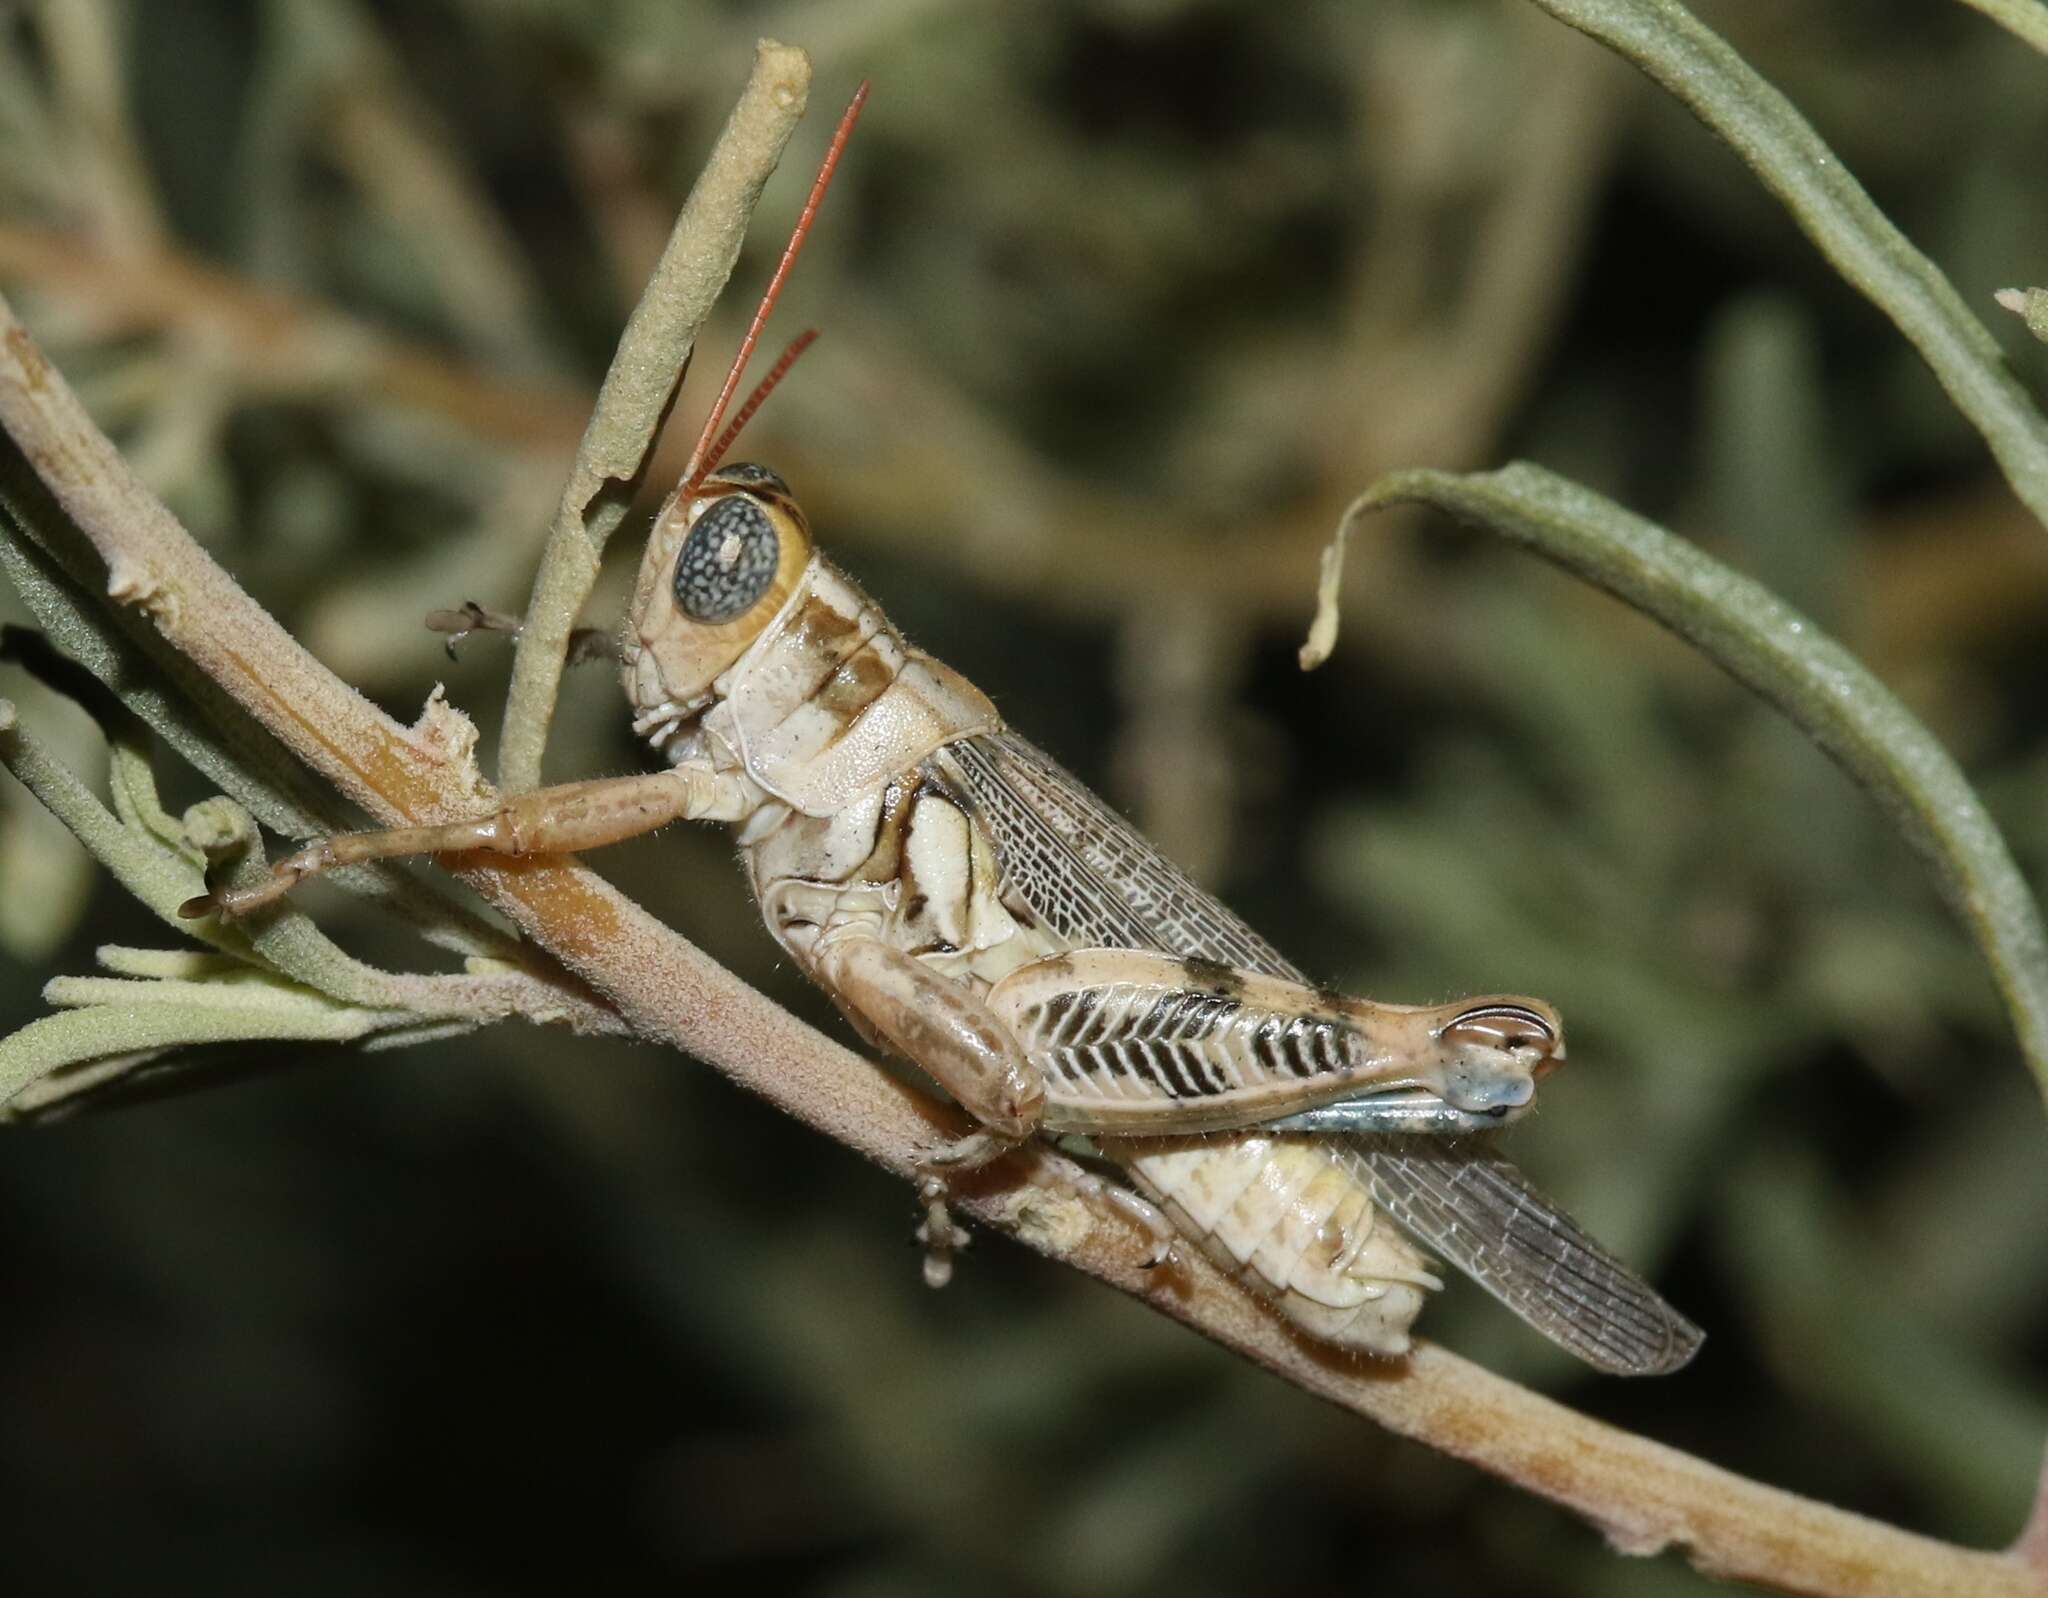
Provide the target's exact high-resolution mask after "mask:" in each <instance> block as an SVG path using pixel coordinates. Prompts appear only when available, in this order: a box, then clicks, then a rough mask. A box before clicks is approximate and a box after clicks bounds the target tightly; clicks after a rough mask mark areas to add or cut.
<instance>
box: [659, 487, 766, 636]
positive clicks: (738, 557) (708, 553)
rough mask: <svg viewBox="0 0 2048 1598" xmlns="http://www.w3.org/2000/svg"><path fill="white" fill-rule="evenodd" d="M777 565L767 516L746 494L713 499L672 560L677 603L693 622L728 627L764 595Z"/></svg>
mask: <svg viewBox="0 0 2048 1598" xmlns="http://www.w3.org/2000/svg"><path fill="white" fill-rule="evenodd" d="M780 559H781V549H780V546H779V543H778V541H777V539H776V536H775V523H774V522H773V521H772V520H770V519H769V516H768V512H767V511H765V510H763V509H762V508H761V506H760V505H758V504H757V503H755V502H754V501H753V500H751V499H749V498H748V497H747V496H746V495H745V494H727V495H726V496H725V497H724V498H723V499H715V500H713V501H712V502H711V503H710V504H709V505H708V506H706V507H705V509H704V512H703V514H702V515H700V516H699V517H698V518H697V524H696V525H695V526H694V527H692V528H691V529H690V536H689V537H688V538H686V539H685V540H683V549H682V553H681V554H679V555H678V556H677V557H676V577H675V593H676V603H677V604H678V605H680V606H682V608H683V614H684V615H686V616H688V617H689V618H690V619H691V620H692V621H701V622H713V623H715V622H725V621H731V620H732V619H733V618H734V617H735V616H742V615H745V614H746V612H747V611H748V609H750V608H751V607H752V606H753V604H754V602H755V601H756V600H758V599H759V598H760V597H761V596H762V595H763V594H765V593H767V592H768V587H769V585H770V584H771V583H773V582H774V581H775V568H776V566H777V564H778V562H779V561H780Z"/></svg>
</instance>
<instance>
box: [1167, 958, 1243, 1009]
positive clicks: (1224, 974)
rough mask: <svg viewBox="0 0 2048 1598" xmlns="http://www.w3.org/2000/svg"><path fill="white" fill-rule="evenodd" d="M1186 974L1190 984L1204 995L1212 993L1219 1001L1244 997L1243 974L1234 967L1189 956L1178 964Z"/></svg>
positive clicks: (1218, 961) (1217, 961)
mask: <svg viewBox="0 0 2048 1598" xmlns="http://www.w3.org/2000/svg"><path fill="white" fill-rule="evenodd" d="M1180 968H1181V970H1183V971H1185V972H1186V973H1187V978H1188V981H1189V983H1190V984H1192V985H1193V986H1195V987H1197V988H1200V989H1201V990H1202V991H1203V992H1204V993H1213V994H1215V995H1216V997H1217V998H1219V999H1238V998H1242V997H1243V996H1244V973H1243V972H1241V971H1239V970H1238V969H1237V968H1236V967H1235V966H1228V965H1225V964H1223V962H1222V961H1220V960H1204V959H1203V958H1202V957H1201V956H1200V955H1189V956H1188V957H1187V958H1186V959H1184V960H1182V961H1181V963H1180Z"/></svg>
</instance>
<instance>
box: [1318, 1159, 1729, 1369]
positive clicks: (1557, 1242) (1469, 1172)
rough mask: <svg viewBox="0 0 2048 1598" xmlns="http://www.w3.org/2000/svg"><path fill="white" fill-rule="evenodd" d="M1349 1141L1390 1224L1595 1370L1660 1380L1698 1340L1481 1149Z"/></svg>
mask: <svg viewBox="0 0 2048 1598" xmlns="http://www.w3.org/2000/svg"><path fill="white" fill-rule="evenodd" d="M1349 1141H1350V1147H1351V1150H1352V1152H1353V1154H1354V1155H1355V1157H1356V1161H1357V1168H1358V1170H1359V1172H1360V1174H1361V1175H1362V1177H1363V1178H1364V1180H1365V1182H1366V1185H1367V1187H1368V1188H1369V1189H1370V1191H1371V1193H1372V1197H1373V1202H1374V1203H1375V1204H1377V1205H1378V1206H1379V1207H1380V1209H1381V1210H1382V1211H1384V1212H1385V1213H1386V1215H1387V1216H1388V1217H1389V1218H1390V1219H1391V1220H1393V1221H1394V1222H1395V1223H1396V1224H1397V1225H1399V1226H1400V1227H1401V1228H1402V1229H1403V1230H1404V1231H1407V1232H1410V1233H1412V1234H1413V1235H1414V1236H1415V1237H1416V1239H1417V1240H1418V1241H1420V1242H1421V1243H1422V1245H1423V1246H1424V1247H1425V1248H1429V1249H1433V1250H1434V1251H1435V1252H1436V1253H1438V1254H1440V1255H1442V1256H1443V1257H1444V1259H1445V1260H1447V1261H1448V1262H1449V1263H1450V1264H1452V1265H1454V1266H1456V1267H1457V1268H1458V1269H1459V1270H1460V1271H1463V1272H1464V1273H1465V1274H1466V1275H1467V1276H1469V1277H1471V1278H1472V1280H1473V1281H1475V1282H1477V1283H1478V1284H1479V1285H1480V1286H1481V1287H1483V1288H1485V1289H1486V1290H1487V1291H1488V1292H1489V1293H1491V1294H1492V1295H1493V1296H1494V1297H1495V1298H1497V1299H1499V1300H1500V1301H1501V1302H1502V1303H1503V1304H1505V1305H1507V1307H1508V1308H1509V1309H1511V1310H1513V1311H1514V1312H1515V1314H1517V1315H1518V1316H1520V1317H1521V1318H1522V1319H1523V1320H1524V1321H1526V1322H1528V1324H1529V1325H1531V1326H1533V1327H1534V1328H1535V1329H1536V1330H1537V1331H1539V1332H1541V1333H1542V1334H1543V1335H1544V1336H1545V1337H1547V1338H1549V1339H1550V1340H1551V1341H1552V1342H1554V1343H1556V1344H1558V1345H1559V1346H1561V1347H1563V1348H1566V1349H1569V1350H1570V1351H1571V1352H1572V1353H1574V1354H1576V1355H1577V1356H1578V1357H1579V1358H1580V1359H1582V1360H1584V1361H1585V1362H1586V1363H1587V1364H1589V1365H1591V1366H1593V1367H1594V1368H1595V1369H1597V1370H1603V1371H1607V1372H1610V1373H1612V1374H1614V1375H1617V1376H1662V1375H1665V1374H1667V1373H1668V1372H1671V1371H1675V1370H1677V1369H1678V1368H1679V1367H1680V1366H1682V1365H1684V1364H1685V1363H1686V1362H1687V1361H1688V1360H1690V1359H1691V1358H1692V1357H1693V1355H1694V1354H1696V1353H1698V1352H1699V1347H1700V1344H1701V1342H1702V1341H1703V1340H1704V1339H1705V1335H1706V1334H1705V1333H1703V1332H1702V1331H1701V1330H1700V1329H1699V1328H1698V1327H1697V1326H1695V1325H1693V1323H1692V1322H1691V1321H1689V1320H1687V1319H1686V1318H1685V1317H1684V1316H1683V1315H1681V1314H1679V1313H1678V1311H1677V1310H1675V1309H1673V1308H1672V1307H1671V1306H1670V1305H1669V1304H1667V1303H1666V1302H1665V1301H1664V1300H1663V1298H1662V1297H1660V1296H1659V1295H1658V1293H1657V1291H1656V1290H1655V1289H1654V1288H1652V1287H1651V1286H1650V1285H1649V1284H1648V1283H1647V1282H1645V1281H1643V1279H1642V1278H1641V1277H1639V1276H1637V1275H1636V1274H1635V1273H1634V1272H1633V1271H1631V1270H1630V1269H1629V1268H1628V1267H1627V1266H1626V1265H1624V1264H1622V1263H1621V1261H1619V1260H1618V1259H1616V1258H1615V1257H1614V1256H1613V1255H1612V1254H1610V1253H1608V1252H1607V1250H1606V1249H1604V1248H1602V1247H1601V1246H1600V1245H1599V1244H1598V1243H1597V1242H1595V1241H1594V1240H1593V1239H1592V1238H1591V1237H1589V1236H1587V1235H1586V1233H1585V1232H1584V1231H1582V1230H1580V1228H1579V1226H1578V1224H1577V1223H1576V1222H1575V1221H1573V1220H1572V1218H1571V1217H1570V1216H1569V1215H1567V1214H1565V1213H1564V1211H1562V1210H1561V1209H1559V1208H1558V1207H1557V1206H1556V1205H1555V1204H1553V1203H1551V1201H1550V1200H1549V1199H1547V1198H1545V1197H1544V1196H1543V1195H1542V1194H1541V1193H1539V1192H1538V1191H1537V1190H1536V1189H1535V1188H1534V1187H1532V1186H1530V1185H1529V1180H1528V1178H1527V1177H1525V1176H1523V1175H1522V1173H1521V1172H1520V1171H1519V1170H1517V1169H1516V1168H1515V1167H1514V1166H1513V1165H1511V1164H1510V1163H1509V1162H1508V1161H1506V1160H1504V1159H1502V1158H1501V1157H1500V1156H1499V1155H1498V1154H1496V1153H1494V1152H1493V1151H1492V1150H1491V1149H1490V1148H1488V1147H1486V1145H1485V1144H1484V1143H1481V1142H1459V1143H1445V1142H1423V1141H1420V1140H1417V1139H1412V1138H1382V1137H1359V1138H1354V1139H1351V1140H1349Z"/></svg>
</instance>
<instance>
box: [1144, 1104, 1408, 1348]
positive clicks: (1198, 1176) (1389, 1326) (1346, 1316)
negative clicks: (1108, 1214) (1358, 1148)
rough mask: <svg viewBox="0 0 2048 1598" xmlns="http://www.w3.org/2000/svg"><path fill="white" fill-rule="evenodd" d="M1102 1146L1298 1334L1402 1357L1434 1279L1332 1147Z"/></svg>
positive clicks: (1259, 1138)
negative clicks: (1282, 1316) (1410, 1327)
mask: <svg viewBox="0 0 2048 1598" xmlns="http://www.w3.org/2000/svg"><path fill="white" fill-rule="evenodd" d="M1104 1148H1105V1152H1107V1153H1109V1154H1111V1155H1112V1157H1114V1158H1115V1159H1116V1160H1117V1161H1118V1163H1120V1164H1121V1165H1123V1166H1124V1168H1125V1169H1127V1170H1128V1171H1129V1172H1130V1173H1131V1175H1132V1176H1133V1177H1134V1178H1135V1179H1136V1181H1137V1184H1138V1186H1139V1187H1140V1188H1142V1189H1143V1190H1144V1191H1145V1192H1146V1193H1147V1194H1149V1195H1150V1196H1151V1197H1152V1198H1153V1199H1154V1200H1155V1201H1156V1202H1158V1203H1159V1205H1160V1206H1161V1207H1162V1208H1163V1209H1165V1210H1166V1212H1167V1213H1168V1214H1169V1215H1170V1216H1171V1217H1172V1218H1173V1222H1174V1224H1175V1225H1176V1226H1177V1227H1179V1228H1180V1230H1181V1231H1182V1232H1183V1233H1184V1234H1186V1235H1187V1236H1188V1237H1190V1238H1193V1239H1194V1240H1195V1241H1196V1242H1198V1243H1199V1244H1200V1245H1201V1247H1202V1249H1203V1251H1204V1252H1205V1253H1207V1254H1208V1255H1209V1257H1210V1258H1211V1259H1212V1260H1214V1261H1215V1262H1216V1263H1217V1264H1218V1265H1220V1266H1222V1267H1223V1269H1225V1270H1226V1271H1229V1272H1230V1273H1231V1274H1232V1275H1233V1276H1235V1277H1236V1278H1237V1279H1238V1280H1239V1281H1240V1282H1243V1283H1244V1284H1245V1285H1246V1286H1247V1287H1250V1288H1251V1289H1252V1290H1253V1291H1255V1292H1257V1293H1259V1294H1260V1295H1262V1296H1263V1297H1265V1298H1267V1299H1270V1300H1271V1301H1272V1302H1273V1304H1274V1305H1275V1307H1276V1308H1278V1309H1279V1310H1280V1312H1281V1313H1282V1314H1283V1315H1285V1316H1286V1317H1287V1318H1288V1319H1289V1320H1291V1321H1292V1322H1294V1324H1295V1325H1297V1326H1299V1327H1300V1328H1301V1329H1302V1330H1303V1331H1305V1332H1307V1333H1309V1334H1310V1335H1311V1336H1313V1337H1316V1338H1318V1339H1321V1340H1322V1341H1324V1342H1329V1343H1334V1344H1337V1345H1338V1346H1340V1347H1344V1348H1353V1349H1357V1350H1359V1351H1361V1352H1363V1353H1368V1354H1378V1355H1396V1354H1404V1353H1406V1352H1407V1350H1408V1328H1409V1326H1410V1325H1411V1324H1413V1322H1414V1320H1415V1317H1416V1314H1417V1313H1418V1312H1419V1311H1420V1310H1421V1308H1422V1300H1423V1295H1424V1293H1425V1292H1427V1291H1430V1290H1432V1289H1435V1288H1437V1287H1440V1286H1442V1283H1441V1282H1439V1281H1438V1279H1437V1278H1436V1277H1435V1276H1433V1275H1431V1274H1430V1272H1429V1269H1428V1265H1427V1263H1426V1262H1425V1261H1424V1259H1423V1257H1422V1255H1421V1254H1420V1253H1418V1252H1417V1251H1416V1249H1415V1248H1414V1246H1413V1245H1412V1244H1410V1243H1409V1242H1408V1240H1407V1239H1406V1238H1404V1237H1402V1236H1401V1235H1400V1233H1398V1232H1397V1231H1395V1230H1394V1228H1393V1227H1392V1226H1391V1225H1389V1224H1388V1223H1387V1222H1386V1221H1385V1220H1383V1219H1382V1218H1381V1217H1380V1216H1379V1214H1378V1212H1377V1210H1376V1209H1375V1208H1374V1206H1373V1203H1372V1200H1371V1198H1370V1197H1369V1196H1368V1195H1367V1193H1366V1190H1365V1188H1364V1186H1363V1184H1362V1183H1360V1181H1359V1180H1358V1177H1357V1175H1356V1174H1355V1173H1354V1172H1353V1171H1352V1170H1351V1168H1350V1167H1349V1164H1348V1163H1347V1162H1346V1161H1345V1160H1344V1159H1343V1158H1342V1157H1341V1155H1340V1153H1339V1152H1338V1151H1335V1150H1332V1149H1330V1148H1329V1147H1327V1146H1326V1145H1323V1144H1320V1143H1318V1142H1317V1141H1316V1140H1314V1139H1310V1138H1300V1137H1284V1136H1271V1135H1264V1134H1257V1133H1236V1134H1232V1135H1228V1136H1223V1137H1201V1138H1186V1139H1170V1140H1169V1139H1147V1140H1145V1141H1144V1142H1142V1143H1141V1142H1136V1141H1131V1140H1126V1141H1123V1142H1118V1143H1109V1144H1105V1145H1104ZM1141 1149H1144V1150H1158V1152H1156V1153H1138V1152H1136V1151H1138V1150H1141Z"/></svg>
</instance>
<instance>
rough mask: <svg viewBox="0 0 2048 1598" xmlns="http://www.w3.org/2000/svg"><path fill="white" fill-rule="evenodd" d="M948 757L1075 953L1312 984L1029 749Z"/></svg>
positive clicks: (1017, 878)
mask: <svg viewBox="0 0 2048 1598" xmlns="http://www.w3.org/2000/svg"><path fill="white" fill-rule="evenodd" d="M945 753H946V755H947V756H949V757H950V758H951V760H952V762H953V764H954V765H955V767H956V768H957V769H958V772H959V775H960V777H961V779H962V781H963V782H964V783H965V784H966V787H967V794H966V798H967V799H968V801H969V803H970V804H971V805H972V807H973V809H974V812H975V815H976V816H977V818H978V819H979V820H980V821H981V823H982V825H983V827H984V828H986V829H987V832H988V834H989V837H990V839H991V840H992V841H993V842H994V844H995V846H996V854H997V857H998V858H999V859H1000V860H1001V861H1002V863H1003V874H1004V875H1005V876H1006V877H1008V878H1009V880H1010V884H1011V886H1012V887H1013V888H1015V889H1016V891H1017V892H1018V893H1019V894H1020V895H1021V896H1022V897H1023V899H1024V901H1025V903H1026V904H1028V905H1030V907H1031V908H1032V910H1033V911H1034V912H1035V913H1036V914H1038V915H1041V916H1043V917H1044V918H1045V919H1046V920H1047V921H1048V922H1050V923H1051V924H1052V926H1053V927H1054V928H1056V929H1057V930H1058V931H1059V932H1060V933H1061V934H1062V935H1063V936H1064V937H1066V938H1067V939H1069V940H1070V941H1071V942H1072V943H1073V944H1074V945H1075V946H1076V947H1079V948H1091V947H1092V948H1106V949H1154V950H1157V951H1158V952H1159V953H1161V954H1171V955H1181V956H1187V955H1194V956H1197V957H1199V958H1201V959H1204V960H1214V961H1216V962H1217V963H1219V964H1221V965H1228V966H1236V967H1238V968H1240V969H1242V970H1246V971H1256V972H1258V973H1260V974H1261V975H1263V976H1269V977H1282V978H1285V979H1286V980H1287V981H1289V982H1306V981H1307V980H1308V978H1307V977H1305V976H1303V975H1302V973H1301V972H1300V971H1299V970H1297V969H1296V968H1295V967H1294V966H1292V965H1290V964H1289V963H1288V962H1287V961H1286V960H1285V959H1284V958H1282V956H1281V955H1280V953H1279V951H1278V950H1276V949H1275V948H1274V947H1273V946H1272V945H1271V944H1270V943H1268V942H1267V941H1266V940H1265V939H1264V938H1262V937H1260V936H1259V935H1258V934H1257V933H1256V932H1254V931H1252V929H1251V928H1250V927H1248V926H1246V925H1245V924H1244V923H1243V922H1242V921H1240V920H1238V918H1237V917H1236V916H1234V915H1232V914H1231V913H1230V912H1229V911H1228V910H1226V909H1224V908H1223V906H1222V905H1220V904H1218V903H1217V902H1216V901H1215V900H1214V899H1212V898H1211V897H1210V896H1209V895H1208V894H1207V893H1205V892H1204V891H1203V890H1202V889H1201V888H1199V887H1197V886H1196V885H1195V883H1194V881H1193V879H1191V878H1190V877H1189V876H1188V875H1187V873H1186V872H1184V871H1182V870H1181V869H1180V867H1178V866H1176V865H1175V864H1174V863H1173V862H1172V861H1171V860H1168V859H1167V858H1166V856H1165V855H1163V854H1161V853H1160V852H1159V850H1158V849H1157V848H1156V847H1154V845H1153V844H1152V842H1151V840H1150V839H1148V838H1147V837H1146V836H1145V835H1144V834H1143V833H1141V832H1139V831H1138V830H1137V829H1136V828H1135V827H1133V826H1132V825H1131V824H1130V823H1129V822H1128V821H1126V820H1124V818H1123V817H1122V816H1120V815H1118V814H1117V813H1116V812H1115V811H1114V810H1112V809H1110V808H1109V806H1107V805H1106V804H1104V803H1103V802H1102V801H1101V800H1100V799H1098V798H1096V797H1095V795H1094V794H1092V793H1090V792H1089V791H1088V789H1087V788H1086V787H1084V786H1083V785H1082V783H1081V782H1080V780H1079V779H1077V778H1076V777H1074V776H1073V775H1072V774H1071V773H1069V772H1068V771H1067V769H1066V768H1065V767H1064V766H1062V765H1060V763H1059V762H1058V761H1056V760H1054V759H1053V758H1052V756H1050V755H1048V754H1047V753H1045V751H1044V750H1042V749H1040V748H1038V747H1037V746H1036V745H1035V744H1033V743H1031V742H1030V741H1029V740H1028V739H1025V738H1020V737H1018V736H1017V734H1015V733H1013V732H999V733H989V734H985V735H983V736H981V737H978V738H963V739H961V740H960V741H959V742H958V743H954V744H950V745H948V746H947V748H946V750H945Z"/></svg>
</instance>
